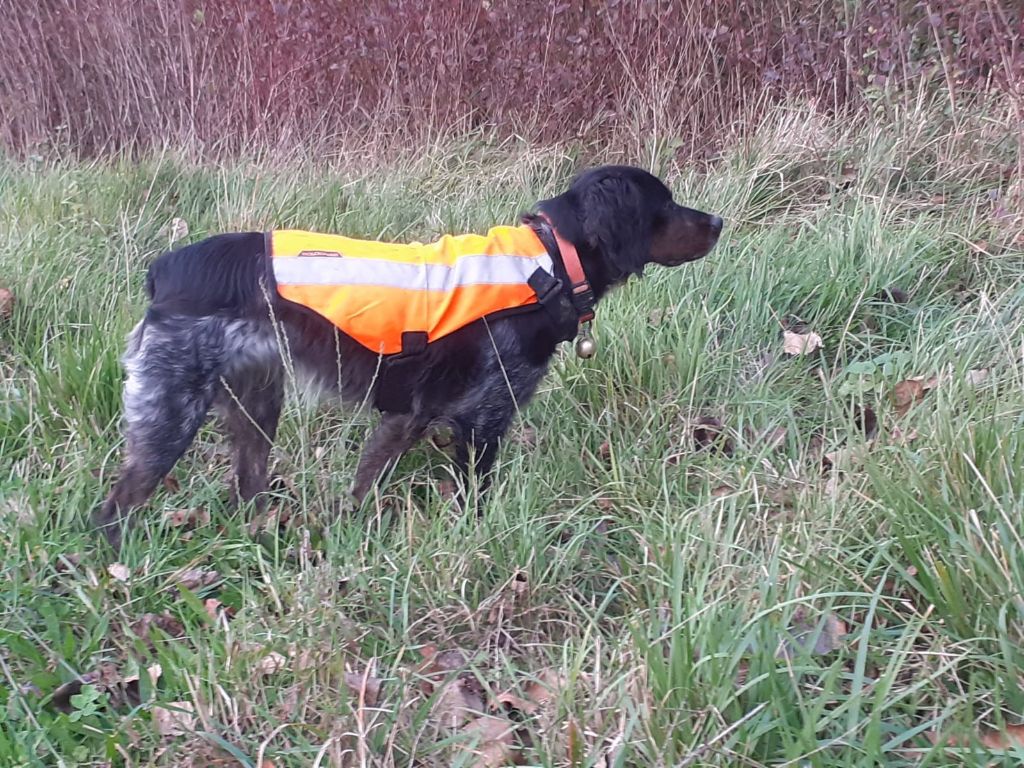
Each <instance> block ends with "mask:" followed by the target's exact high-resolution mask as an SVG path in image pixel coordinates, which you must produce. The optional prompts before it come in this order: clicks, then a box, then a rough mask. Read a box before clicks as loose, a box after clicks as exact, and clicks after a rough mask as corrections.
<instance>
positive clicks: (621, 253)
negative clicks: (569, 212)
mask: <svg viewBox="0 0 1024 768" xmlns="http://www.w3.org/2000/svg"><path fill="white" fill-rule="evenodd" d="M580 207H581V209H582V210H581V215H580V219H581V223H582V225H583V233H584V236H585V237H586V240H587V244H588V245H590V246H591V247H593V248H597V249H598V250H600V251H601V253H602V254H604V257H605V258H606V259H607V260H608V261H609V262H611V263H612V264H613V265H614V266H615V267H617V268H618V269H619V270H620V271H621V272H622V275H623V277H625V276H628V275H638V274H641V273H642V272H643V269H644V265H645V264H646V263H647V261H648V260H649V259H650V254H651V226H652V212H651V210H650V206H649V205H648V204H647V201H646V200H645V198H644V195H643V194H642V191H641V190H640V188H639V186H638V185H637V184H636V183H635V182H634V181H632V180H630V179H627V178H623V177H622V176H606V177H604V178H602V179H595V180H594V181H593V182H591V183H590V184H587V185H586V186H585V187H584V188H583V189H582V190H580Z"/></svg>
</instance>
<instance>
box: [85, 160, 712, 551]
mask: <svg viewBox="0 0 1024 768" xmlns="http://www.w3.org/2000/svg"><path fill="white" fill-rule="evenodd" d="M521 226H522V227H529V228H530V231H531V232H532V233H534V236H535V237H536V240H537V242H539V243H540V244H541V245H542V248H540V249H538V251H537V253H532V254H530V258H534V259H535V261H534V262H531V265H533V266H536V265H538V264H539V265H541V266H540V268H537V269H534V271H533V273H532V274H531V275H530V276H529V278H530V287H531V292H530V297H531V299H532V300H531V301H529V302H526V303H523V304H522V305H521V306H518V307H513V308H511V309H510V310H508V311H495V312H491V311H490V310H489V309H488V308H487V307H486V306H485V307H484V309H483V310H480V311H479V312H477V314H480V312H483V316H481V317H478V318H476V319H473V315H472V314H470V315H467V316H466V318H468V319H467V322H466V324H465V325H463V326H462V327H458V328H455V329H453V330H450V331H448V332H446V333H444V334H443V335H439V337H437V338H430V329H428V330H427V331H424V330H422V329H413V332H410V333H403V334H402V337H401V338H402V342H403V349H402V350H400V351H397V352H395V351H394V350H392V351H386V350H384V348H383V346H382V347H381V349H377V350H374V349H372V348H370V347H368V346H367V343H366V341H365V340H362V341H359V340H357V339H356V338H354V337H353V335H350V333H346V332H345V331H344V330H343V329H342V328H341V327H339V325H338V324H337V323H336V322H332V321H331V320H329V319H327V317H325V316H324V314H322V313H321V312H319V311H317V309H316V308H311V307H310V306H309V305H308V304H303V303H299V302H298V301H295V300H293V299H294V298H295V297H294V296H293V297H292V298H286V294H287V291H286V290H285V286H284V285H282V284H279V283H280V281H279V279H278V276H279V275H280V274H281V267H283V266H288V267H289V268H291V267H295V268H299V269H307V268H317V269H319V267H318V266H317V265H323V264H326V268H327V269H330V268H332V267H333V266H335V265H341V264H342V263H343V262H344V259H341V260H339V259H337V258H334V259H333V260H330V257H337V256H339V255H341V256H344V254H338V253H330V254H326V255H325V254H323V253H319V252H314V253H312V254H310V253H308V252H302V253H299V254H291V255H297V256H298V258H296V259H291V260H287V261H288V263H287V265H286V264H285V261H286V260H285V259H277V258H272V256H273V255H274V254H271V253H270V252H269V250H270V249H271V247H272V246H271V239H270V238H269V237H268V236H267V233H263V232H249V233H233V234H220V235H214V236H212V237H209V238H207V239H205V240H202V241H200V242H197V243H194V244H191V245H187V246H184V247H182V248H179V249H176V250H172V251H169V252H166V253H164V254H162V255H161V256H159V257H158V258H157V259H156V260H155V261H154V262H153V263H152V265H151V266H150V268H149V271H148V274H147V278H146V291H147V294H148V296H149V299H150V304H149V307H148V309H147V311H146V314H145V316H144V318H143V319H142V320H141V321H140V322H139V323H138V325H136V326H135V328H134V329H133V330H132V331H131V333H130V334H129V337H128V342H127V350H126V352H125V354H124V357H123V364H124V368H125V370H126V374H127V375H126V380H125V385H124V396H123V401H124V413H123V430H124V435H125V443H126V446H125V454H124V458H123V462H122V466H121V469H120V472H119V475H118V477H117V480H116V482H115V483H114V485H113V487H112V489H111V490H110V492H109V494H108V496H107V497H106V499H105V501H104V502H103V503H102V505H101V506H100V507H99V508H98V509H97V510H96V512H95V513H94V514H93V522H94V524H95V525H96V526H97V527H98V528H99V529H101V530H102V531H103V532H104V533H105V535H106V537H107V540H108V541H109V542H110V544H111V545H112V546H113V547H114V548H115V550H116V549H118V548H119V547H120V544H121V538H122V535H123V531H124V528H125V525H126V523H127V522H128V521H129V520H130V517H131V512H132V510H133V509H135V508H137V507H138V506H140V505H142V504H143V503H144V502H145V501H146V500H147V499H148V498H149V496H150V495H151V494H152V492H153V491H154V489H155V488H156V487H157V485H158V484H159V483H160V482H161V480H162V479H163V478H164V477H165V476H166V475H167V474H168V473H169V472H170V470H171V469H172V467H173V466H174V465H175V463H176V462H177V461H178V459H180V458H181V456H182V455H183V454H184V453H185V451H186V450H187V449H188V447H189V446H190V444H191V443H192V441H193V439H194V438H195V435H196V432H197V431H198V430H199V428H200V427H201V426H202V425H203V423H204V422H205V420H206V418H207V416H208V414H209V413H210V412H211V411H213V412H215V413H216V414H217V415H218V416H219V418H220V421H221V424H222V426H223V428H224V431H225V432H226V436H227V437H228V438H229V440H230V443H231V446H232V456H233V480H232V483H231V489H230V493H231V497H232V501H234V502H245V501H250V500H253V499H256V500H257V501H260V499H259V498H258V497H259V496H260V494H262V493H263V492H265V491H266V490H267V487H268V479H267V464H268V459H269V454H270V449H271V445H272V443H273V441H274V437H275V433H276V430H277V426H278V419H279V416H280V412H281V407H282V402H283V399H284V390H285V382H286V380H288V379H289V378H290V376H291V375H292V374H295V375H297V376H299V377H300V378H302V379H305V380H310V381H312V382H313V384H314V385H315V386H316V387H317V388H318V389H321V390H326V391H328V392H330V393H331V394H335V395H337V396H340V398H341V399H342V401H343V402H348V403H351V404H358V403H361V402H369V403H372V404H373V405H374V406H375V407H376V408H377V409H378V410H379V411H380V412H381V419H380V423H379V425H378V426H377V427H376V428H375V429H374V431H373V432H372V433H371V434H370V436H369V437H368V439H367V441H366V443H365V445H364V447H363V450H362V452H361V455H360V459H359V462H358V466H357V469H356V472H355V478H354V481H353V483H352V485H351V488H350V495H349V498H350V500H351V501H352V503H355V504H358V503H360V502H361V501H362V500H363V498H364V497H365V496H366V494H367V493H368V492H369V491H370V490H371V489H372V488H373V486H374V485H375V484H376V482H377V480H378V478H379V477H380V476H381V475H382V474H383V473H384V471H385V470H386V469H387V468H388V467H389V466H391V465H392V464H393V463H394V462H395V461H396V460H397V459H398V458H399V457H400V456H401V455H402V454H403V453H405V452H406V451H407V450H409V449H410V448H411V447H412V446H413V445H415V444H416V443H417V442H418V441H419V440H420V439H421V438H422V437H423V436H424V435H425V434H427V433H428V431H430V430H432V429H436V428H438V427H444V428H446V429H450V430H451V436H452V447H453V449H454V451H453V453H454V462H455V464H456V467H457V469H458V471H459V473H460V475H461V477H462V478H464V479H465V480H467V481H468V480H469V479H470V477H473V476H475V477H477V478H478V479H479V486H480V488H481V490H482V489H484V488H485V487H486V485H487V484H488V482H489V478H490V471H491V469H492V466H493V464H494V461H495V457H496V453H497V451H498V446H499V443H500V441H501V440H502V438H503V436H504V434H505V432H506V431H507V429H508V428H509V425H510V423H511V421H512V419H513V417H514V415H515V413H516V412H517V409H519V408H522V407H523V406H525V405H526V403H527V402H528V401H529V400H530V398H531V396H532V395H533V393H534V391H535V390H536V388H537V385H538V384H539V382H540V381H541V379H542V377H543V376H544V374H545V373H546V371H547V368H548V364H549V362H550V360H551V358H552V356H553V355H554V353H555V349H556V347H557V345H558V344H560V343H561V342H562V341H567V340H570V339H572V338H574V337H576V336H577V334H578V332H579V330H580V327H581V325H582V326H584V327H588V325H587V324H588V321H589V320H590V319H591V318H592V317H593V310H594V306H595V305H596V303H597V302H599V301H600V300H601V298H602V297H604V296H605V295H606V294H607V292H608V291H609V290H610V289H611V288H613V287H614V286H616V285H619V284H621V283H624V282H625V281H626V280H627V279H628V278H629V277H631V276H633V275H642V273H643V271H644V268H645V267H646V266H648V265H650V264H659V265H663V266H667V267H673V266H677V265H680V264H683V263H684V262H691V261H695V260H697V259H700V258H702V257H704V256H705V255H707V254H708V253H709V252H710V251H711V249H712V248H713V247H714V246H715V243H716V242H717V241H718V237H719V234H720V233H721V230H722V219H721V218H720V217H719V216H716V215H712V214H707V213H703V212H701V211H697V210H694V209H691V208H686V207H683V206H681V205H678V204H677V203H675V202H674V201H673V198H672V193H671V192H670V190H669V189H668V188H667V187H666V186H665V184H663V183H662V182H661V181H660V180H659V179H658V178H657V177H655V176H654V175H652V174H650V173H647V172H646V171H644V170H641V169H639V168H633V167H629V166H602V167H598V168H593V169H591V170H588V171H585V172H583V173H582V174H581V175H579V176H577V177H576V178H575V179H574V180H573V181H572V182H571V184H570V186H569V188H568V189H567V191H565V192H564V193H563V194H560V195H558V196H556V197H552V198H550V199H546V200H542V201H540V202H538V203H537V204H536V206H535V210H534V211H533V212H532V213H528V214H525V215H523V216H522V218H521ZM519 234H522V233H519ZM517 236H519V235H517ZM368 247H369V246H368ZM401 253H403V254H404V253H405V251H402V252H401ZM431 253H432V254H435V255H436V253H438V252H437V251H431ZM308 256H313V257H314V261H310V262H304V261H303V257H308ZM402 258H405V257H404V256H402ZM415 258H416V259H418V258H419V257H418V256H417V257H415ZM516 258H520V257H516ZM522 258H525V257H522ZM325 259H327V260H326V261H325ZM413 260H415V259H413ZM360 263H361V264H362V266H361V267H360V269H362V270H363V271H362V272H361V273H360V274H361V275H363V276H366V275H367V274H369V275H370V276H371V279H370V281H369V282H373V277H372V276H373V275H374V274H376V273H375V272H374V270H375V269H378V267H375V266H374V264H372V263H371V264H370V265H369V267H368V269H369V271H368V272H367V266H366V265H367V263H366V262H360ZM494 263H498V262H494ZM501 263H502V264H504V263H506V262H501ZM508 263H511V262H508ZM520 263H521V258H520V261H516V262H515V264H520ZM524 263H525V262H524ZM487 264H491V262H487ZM345 266H346V267H348V266H351V263H346V264H345ZM502 268H504V267H502ZM379 269H381V270H383V269H384V268H383V267H380V268H379ZM388 269H390V267H388ZM431 269H433V267H431ZM474 269H475V267H474ZM446 270H447V271H446ZM307 271H308V269H307ZM451 271H452V270H451V269H449V268H448V267H444V266H443V265H442V266H441V267H440V272H434V273H431V274H448V273H450V272H451ZM399 272H400V273H401V274H411V273H409V272H408V270H406V272H401V270H399ZM417 274H419V273H417ZM467 274H468V273H467ZM403 279H404V278H403ZM302 280H305V281H306V282H311V281H313V278H310V277H308V276H307V277H302V278H300V279H299V282H302ZM364 282H366V281H364ZM470 282H471V281H470ZM477 285H478V284H477ZM413 287H414V288H415V286H413ZM520 288H521V286H520ZM366 290H369V289H366ZM374 290H376V289H374ZM362 291H363V289H361V288H359V287H356V288H351V289H348V295H349V296H350V297H351V296H354V297H356V300H358V299H359V297H360V296H362V295H363V293H362ZM410 295H413V296H415V295H416V294H410ZM364 303H365V302H364ZM402 303H403V304H405V303H408V302H402ZM464 304H465V305H466V306H467V307H469V309H470V310H472V309H474V308H478V307H477V304H478V302H476V301H475V300H474V301H472V302H469V303H468V304H466V303H465V302H464ZM388 311H393V312H395V313H399V308H398V307H397V306H392V307H391V309H390V310H389V309H388V308H387V307H385V312H384V314H382V315H379V318H383V319H382V320H381V319H379V320H378V321H377V322H387V317H388V316H389V315H388V314H387V312H388ZM349 314H352V315H358V314H359V312H358V311H357V312H354V313H349ZM346 327H347V326H346ZM353 333H355V332H353ZM407 340H411V342H413V343H411V344H410V345H409V346H410V349H405V342H406V341H407ZM585 341H586V340H585ZM371 346H372V345H371ZM578 347H579V351H581V352H586V351H589V349H588V346H587V344H586V343H583V344H580V345H578Z"/></svg>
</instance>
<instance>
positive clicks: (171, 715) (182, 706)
mask: <svg viewBox="0 0 1024 768" xmlns="http://www.w3.org/2000/svg"><path fill="white" fill-rule="evenodd" d="M195 712H196V710H195V707H194V706H193V705H192V702H189V701H172V702H169V703H167V704H165V705H158V706H154V707H153V709H152V714H153V725H154V726H155V727H156V732H157V733H158V734H160V735H161V736H178V735H180V734H183V733H191V732H192V731H194V730H195V727H196V714H195Z"/></svg>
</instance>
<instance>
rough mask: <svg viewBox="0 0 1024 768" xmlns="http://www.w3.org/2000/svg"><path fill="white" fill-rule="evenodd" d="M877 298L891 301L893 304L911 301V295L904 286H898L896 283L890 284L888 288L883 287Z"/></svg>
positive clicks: (876, 295)
mask: <svg viewBox="0 0 1024 768" xmlns="http://www.w3.org/2000/svg"><path fill="white" fill-rule="evenodd" d="M875 298H876V299H878V300H880V301H891V302H892V303H893V304H906V303H907V302H908V301H910V296H909V294H907V292H906V291H904V290H903V289H902V288H897V287H896V286H895V285H890V286H889V287H888V288H883V289H882V290H880V291H879V292H878V293H877V294H875Z"/></svg>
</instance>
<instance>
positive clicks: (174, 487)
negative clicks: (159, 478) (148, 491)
mask: <svg viewBox="0 0 1024 768" xmlns="http://www.w3.org/2000/svg"><path fill="white" fill-rule="evenodd" d="M163 486H164V490H166V491H167V492H168V493H177V492H178V491H180V490H181V483H179V482H178V478H176V477H175V476H174V475H164V479H163Z"/></svg>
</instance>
